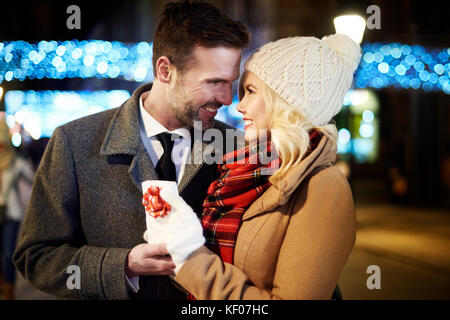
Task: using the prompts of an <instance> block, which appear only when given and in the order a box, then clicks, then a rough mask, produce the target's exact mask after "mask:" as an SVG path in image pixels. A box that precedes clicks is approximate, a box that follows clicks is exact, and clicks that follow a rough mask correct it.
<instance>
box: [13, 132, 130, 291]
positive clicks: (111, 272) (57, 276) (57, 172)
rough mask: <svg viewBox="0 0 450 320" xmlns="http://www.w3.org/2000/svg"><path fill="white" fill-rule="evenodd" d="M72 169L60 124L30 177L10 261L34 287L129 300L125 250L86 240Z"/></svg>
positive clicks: (72, 160) (66, 143)
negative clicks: (16, 241) (24, 212)
mask: <svg viewBox="0 0 450 320" xmlns="http://www.w3.org/2000/svg"><path fill="white" fill-rule="evenodd" d="M75 167H76V166H75V161H74V158H73V155H72V151H71V147H70V142H69V140H68V138H67V136H66V134H65V133H64V129H63V127H59V128H57V129H56V130H55V132H54V134H53V136H52V138H51V140H50V141H49V144H48V146H47V149H46V151H45V153H44V155H43V158H42V161H41V163H40V166H39V169H38V170H37V173H36V176H35V178H34V183H33V190H32V194H31V199H30V203H29V206H28V208H27V211H26V215H25V219H24V221H23V225H22V229H21V232H20V236H19V240H18V244H17V248H16V250H15V252H14V256H13V261H14V264H15V265H16V267H17V269H18V270H19V272H20V273H21V274H22V275H23V276H24V278H25V279H26V280H27V281H28V282H30V283H31V284H32V285H33V286H34V287H36V288H38V289H40V290H42V291H45V292H48V293H50V294H54V295H56V296H60V297H63V298H67V299H128V298H129V296H128V293H127V287H126V280H125V262H126V257H127V254H128V252H129V249H123V248H101V247H93V246H89V245H87V244H86V240H85V237H84V235H83V230H82V228H81V222H80V212H79V197H78V185H77V176H76V169H75ZM71 266H72V267H71ZM78 270H79V271H80V272H78ZM78 275H79V276H80V277H78ZM78 280H81V281H80V282H79V284H80V285H79V286H78V285H77V281H78Z"/></svg>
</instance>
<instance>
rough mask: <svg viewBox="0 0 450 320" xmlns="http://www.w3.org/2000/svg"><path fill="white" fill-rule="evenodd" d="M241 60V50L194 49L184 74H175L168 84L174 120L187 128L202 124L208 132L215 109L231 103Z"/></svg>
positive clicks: (221, 48)
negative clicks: (194, 124) (232, 86)
mask: <svg viewBox="0 0 450 320" xmlns="http://www.w3.org/2000/svg"><path fill="white" fill-rule="evenodd" d="M240 60H241V50H240V49H234V48H225V47H216V48H205V47H200V46H197V47H195V48H194V50H193V52H192V57H191V59H190V61H189V62H188V64H187V66H186V70H184V71H183V73H182V74H180V72H179V71H178V70H175V71H176V72H175V76H174V81H172V83H171V84H170V88H169V93H168V97H167V101H168V104H169V108H170V109H171V110H172V112H173V113H174V114H175V116H176V117H177V118H178V119H179V120H180V121H181V122H183V123H184V124H185V125H186V126H188V127H192V126H193V123H194V121H202V128H203V130H206V129H208V128H211V127H212V126H213V125H214V117H215V116H216V114H217V109H219V108H220V107H221V106H222V105H229V104H231V102H232V96H231V85H232V82H233V81H235V80H236V79H237V78H238V77H239V64H240Z"/></svg>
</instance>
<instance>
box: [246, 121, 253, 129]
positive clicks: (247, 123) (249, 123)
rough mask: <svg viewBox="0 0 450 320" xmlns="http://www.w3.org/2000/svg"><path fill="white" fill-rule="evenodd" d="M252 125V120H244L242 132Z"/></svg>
mask: <svg viewBox="0 0 450 320" xmlns="http://www.w3.org/2000/svg"><path fill="white" fill-rule="evenodd" d="M252 124H253V120H250V119H244V130H247V129H248V128H249V127H250V126H251V125H252Z"/></svg>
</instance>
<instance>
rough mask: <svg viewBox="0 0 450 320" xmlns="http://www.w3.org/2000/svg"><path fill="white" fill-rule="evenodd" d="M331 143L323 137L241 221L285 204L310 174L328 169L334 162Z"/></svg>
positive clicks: (254, 204) (260, 198) (249, 209)
mask: <svg viewBox="0 0 450 320" xmlns="http://www.w3.org/2000/svg"><path fill="white" fill-rule="evenodd" d="M332 144H333V143H332V141H330V139H328V138H327V137H326V136H323V137H322V139H321V140H320V142H319V145H318V146H317V147H316V148H315V149H314V150H313V152H311V154H310V155H309V156H307V157H306V158H305V159H304V160H303V161H301V162H300V163H299V164H298V165H296V166H294V167H292V168H290V169H289V170H288V171H287V172H286V176H285V177H284V178H283V179H282V180H280V181H278V182H277V183H276V184H274V185H272V186H270V188H269V189H267V190H266V191H265V192H264V193H263V194H262V195H261V196H260V197H259V198H258V199H256V200H255V202H253V204H252V205H251V206H250V207H249V208H248V209H247V210H246V211H245V213H244V215H243V217H242V220H248V219H250V218H252V217H254V216H256V215H258V214H261V213H264V212H267V211H271V210H273V209H275V208H276V207H278V206H281V205H283V204H285V203H286V202H287V201H288V200H289V197H290V196H291V194H292V193H294V192H295V190H296V189H297V187H298V186H299V185H300V183H302V181H303V180H305V178H307V177H308V176H309V175H310V174H311V172H313V171H314V170H316V169H319V168H321V167H328V166H330V165H332V164H333V163H334V162H335V160H336V153H335V152H332V149H333V148H332V147H333V145H332Z"/></svg>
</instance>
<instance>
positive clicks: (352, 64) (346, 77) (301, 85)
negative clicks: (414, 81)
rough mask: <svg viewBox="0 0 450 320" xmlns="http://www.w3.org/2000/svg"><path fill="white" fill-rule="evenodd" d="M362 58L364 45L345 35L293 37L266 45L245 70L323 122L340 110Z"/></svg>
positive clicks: (312, 118)
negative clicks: (318, 37) (361, 45)
mask: <svg viewBox="0 0 450 320" xmlns="http://www.w3.org/2000/svg"><path fill="white" fill-rule="evenodd" d="M360 59H361V48H360V47H359V45H358V44H356V43H355V42H354V41H353V40H352V39H350V38H349V37H348V36H346V35H342V34H334V35H331V36H327V37H323V38H322V39H317V38H314V37H290V38H283V39H280V40H277V41H274V42H269V43H267V44H265V45H263V46H262V47H261V48H259V49H258V50H257V51H256V52H254V53H253V55H252V56H251V57H250V58H249V59H248V60H247V62H246V63H245V70H246V71H250V72H252V73H254V74H255V76H256V77H258V78H259V79H260V80H262V81H263V82H264V83H266V84H267V85H268V86H269V87H270V88H271V89H272V90H273V91H275V93H277V94H278V95H279V96H280V97H281V98H283V99H284V100H285V101H286V102H287V103H288V104H289V105H290V106H292V107H294V108H299V109H300V111H301V112H302V114H303V115H304V116H305V117H306V118H307V119H308V120H309V121H310V122H311V123H312V124H313V125H316V126H320V125H324V124H327V123H328V122H329V121H330V120H331V119H332V118H333V117H334V116H335V115H336V114H337V113H338V112H339V111H340V109H341V107H342V104H343V100H344V95H345V93H346V92H347V91H348V90H349V89H350V86H351V84H352V81H353V73H354V72H355V70H356V68H357V66H358V64H359V61H360Z"/></svg>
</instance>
